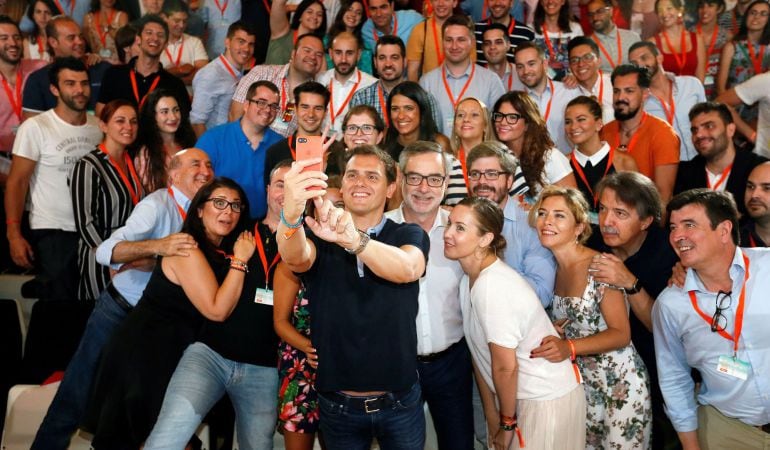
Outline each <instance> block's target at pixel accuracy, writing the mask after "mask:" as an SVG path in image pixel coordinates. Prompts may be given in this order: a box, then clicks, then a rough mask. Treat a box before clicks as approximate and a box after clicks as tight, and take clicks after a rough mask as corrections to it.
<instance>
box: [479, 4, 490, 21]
mask: <svg viewBox="0 0 770 450" xmlns="http://www.w3.org/2000/svg"><path fill="white" fill-rule="evenodd" d="M488 14H489V0H484V5H482V6H481V20H487V15H488Z"/></svg>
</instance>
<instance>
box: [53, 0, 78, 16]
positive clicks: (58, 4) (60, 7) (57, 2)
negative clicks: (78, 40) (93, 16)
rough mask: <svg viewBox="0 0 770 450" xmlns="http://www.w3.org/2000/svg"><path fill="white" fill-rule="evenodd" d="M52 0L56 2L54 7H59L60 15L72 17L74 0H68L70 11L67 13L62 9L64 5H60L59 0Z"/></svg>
mask: <svg viewBox="0 0 770 450" xmlns="http://www.w3.org/2000/svg"><path fill="white" fill-rule="evenodd" d="M53 2H54V3H56V7H57V8H58V9H59V12H60V13H61V14H62V15H65V16H70V17H72V15H73V14H72V13H73V12H75V0H70V13H69V14H67V12H66V11H64V7H63V6H62V5H61V3H59V0H53Z"/></svg>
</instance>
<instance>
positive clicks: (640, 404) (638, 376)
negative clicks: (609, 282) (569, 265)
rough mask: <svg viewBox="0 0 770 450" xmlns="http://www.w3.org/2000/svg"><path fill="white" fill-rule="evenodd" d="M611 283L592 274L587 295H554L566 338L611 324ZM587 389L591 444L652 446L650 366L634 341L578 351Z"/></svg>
mask: <svg viewBox="0 0 770 450" xmlns="http://www.w3.org/2000/svg"><path fill="white" fill-rule="evenodd" d="M605 289H609V288H608V287H607V286H606V285H604V284H601V283H598V282H596V281H595V280H594V279H593V277H592V276H589V277H588V284H587V285H586V288H585V291H584V292H583V296H582V297H560V296H558V295H555V296H554V300H553V311H552V313H551V314H552V318H553V319H554V320H560V319H564V318H568V319H570V320H571V322H570V323H569V324H568V325H567V326H566V328H565V333H566V337H567V339H579V338H583V337H587V336H591V335H594V334H596V333H598V332H600V331H604V330H606V329H607V324H606V323H605V321H604V317H603V316H602V313H601V310H600V304H601V301H602V299H603V298H604V290H605ZM577 363H578V366H579V367H580V373H581V375H582V376H583V382H584V384H585V392H586V406H587V416H588V420H587V421H586V448H587V449H624V450H625V449H631V448H640V449H648V448H650V437H651V434H652V409H651V408H652V407H651V403H650V392H649V376H648V375H647V368H646V367H645V366H644V362H643V361H642V358H641V357H640V356H639V354H638V353H637V352H636V349H635V348H634V346H633V344H631V343H629V344H628V346H626V347H623V348H621V349H618V350H613V351H609V352H605V353H601V354H597V355H586V356H578V358H577Z"/></svg>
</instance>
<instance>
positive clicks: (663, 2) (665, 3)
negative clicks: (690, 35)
mask: <svg viewBox="0 0 770 450" xmlns="http://www.w3.org/2000/svg"><path fill="white" fill-rule="evenodd" d="M655 12H656V13H657V14H658V20H659V21H660V24H661V26H662V27H663V28H668V27H671V26H674V25H677V24H678V23H679V21H680V20H681V19H682V12H683V11H682V9H681V8H677V7H676V6H674V4H673V3H672V2H671V0H659V1H658V4H657V5H656V8H655Z"/></svg>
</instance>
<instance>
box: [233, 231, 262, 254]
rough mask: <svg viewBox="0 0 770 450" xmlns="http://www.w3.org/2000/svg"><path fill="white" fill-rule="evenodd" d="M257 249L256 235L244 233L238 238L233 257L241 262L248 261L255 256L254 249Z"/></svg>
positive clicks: (248, 232)
mask: <svg viewBox="0 0 770 450" xmlns="http://www.w3.org/2000/svg"><path fill="white" fill-rule="evenodd" d="M256 247H257V244H256V242H255V241H254V235H253V234H251V232H250V231H244V232H242V233H241V234H240V236H238V239H237V240H236V241H235V245H234V246H233V256H234V257H235V258H238V259H240V260H241V261H248V260H249V259H250V258H251V255H253V254H254V249H255V248H256Z"/></svg>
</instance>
